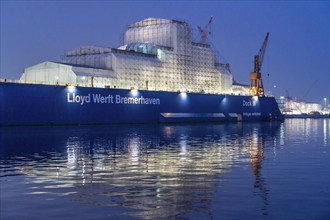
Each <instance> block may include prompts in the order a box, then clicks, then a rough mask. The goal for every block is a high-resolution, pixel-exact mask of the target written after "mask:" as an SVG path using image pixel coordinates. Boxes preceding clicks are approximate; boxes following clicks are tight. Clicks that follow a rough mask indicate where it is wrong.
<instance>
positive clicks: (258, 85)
mask: <svg viewBox="0 0 330 220" xmlns="http://www.w3.org/2000/svg"><path fill="white" fill-rule="evenodd" d="M268 38H269V32H267V34H266V37H265V40H264V42H263V44H262V46H261V48H260V50H259V53H258V55H255V56H254V71H253V72H252V73H250V95H253V96H265V92H264V86H263V83H262V78H261V72H260V70H261V66H262V63H263V60H264V56H265V51H266V47H267V42H268Z"/></svg>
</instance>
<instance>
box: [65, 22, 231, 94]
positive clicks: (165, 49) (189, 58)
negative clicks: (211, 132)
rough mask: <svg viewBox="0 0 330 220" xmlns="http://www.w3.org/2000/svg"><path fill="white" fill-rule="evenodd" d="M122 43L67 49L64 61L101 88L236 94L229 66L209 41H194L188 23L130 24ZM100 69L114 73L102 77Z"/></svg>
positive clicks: (79, 80) (84, 79) (85, 80)
mask: <svg viewBox="0 0 330 220" xmlns="http://www.w3.org/2000/svg"><path fill="white" fill-rule="evenodd" d="M123 43H124V45H122V46H120V47H119V48H117V49H115V48H103V47H81V48H78V49H76V50H72V51H68V52H66V53H65V54H64V55H63V57H62V62H63V63H65V64H68V65H75V66H78V67H79V69H80V70H81V71H80V72H81V74H79V76H77V83H79V84H80V85H86V86H88V85H90V82H94V83H95V82H97V87H111V88H126V89H130V88H132V87H134V88H136V89H149V90H162V91H183V92H198V93H232V81H233V80H232V74H231V72H230V68H229V64H222V63H220V62H219V61H218V60H217V58H216V53H215V51H214V50H213V48H212V47H211V46H210V44H207V43H200V42H194V41H193V40H192V28H191V27H190V26H189V25H188V23H187V22H183V21H177V20H167V19H157V18H148V19H145V20H142V21H139V22H136V23H134V24H131V25H129V26H128V27H127V30H126V32H125V35H124V42H123ZM84 68H85V70H84ZM99 69H103V70H108V72H109V73H110V74H108V75H105V74H104V75H102V76H98V75H97V74H95V73H97V72H100V70H99ZM84 72H85V73H87V72H90V74H89V75H88V74H86V75H84V74H83V73H84ZM92 77H93V78H92ZM94 86H95V85H94Z"/></svg>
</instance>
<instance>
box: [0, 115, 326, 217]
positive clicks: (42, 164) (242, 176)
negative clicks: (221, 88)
mask: <svg viewBox="0 0 330 220" xmlns="http://www.w3.org/2000/svg"><path fill="white" fill-rule="evenodd" d="M329 125H330V122H329V120H326V119H325V120H306V119H304V120H299V119H294V120H287V121H286V122H285V123H263V124H258V123H256V124H253V123H251V124H239V123H238V124H234V123H233V124H220V125H217V124H194V125H125V126H119V125H116V126H86V127H84V126H82V127H26V128H24V127H23V128H1V133H0V135H1V158H0V159H1V174H0V183H1V192H2V193H1V203H2V204H3V205H2V206H1V213H2V214H1V215H2V216H3V217H5V218H18V219H19V218H20V217H22V218H23V216H20V215H21V214H20V212H21V213H24V216H31V217H34V218H35V219H38V218H40V219H44V218H45V217H46V216H47V217H48V218H58V217H60V218H61V219H63V218H64V219H65V218H67V219H72V218H73V216H74V217H75V218H78V219H90V217H91V216H93V218H95V219H97V218H115V219H125V218H142V219H162V218H163V219H167V218H191V219H200V218H202V219H217V218H218V217H219V216H223V217H224V218H236V217H239V216H246V217H247V218H254V219H255V218H262V217H264V216H270V217H271V218H278V217H283V216H287V217H303V216H306V215H302V214H299V213H296V210H295V208H296V207H292V209H293V211H287V215H285V214H283V210H282V208H283V207H288V206H290V205H291V204H289V205H287V204H286V203H287V200H286V197H287V196H288V194H285V193H284V192H286V190H288V189H289V188H293V189H294V191H293V192H292V190H291V192H290V193H291V194H292V195H293V196H295V197H294V198H291V196H292V195H290V199H295V198H296V200H298V201H299V200H302V201H304V200H309V199H310V194H313V195H315V193H317V196H319V197H316V198H315V200H317V201H320V202H321V204H323V203H324V204H325V203H326V202H329V187H328V188H327V185H326V184H328V185H329V178H328V177H326V176H324V174H325V175H326V174H327V172H328V173H329V168H328V167H326V166H325V165H326V164H329V159H327V158H329V142H330V141H329V136H330V131H329V130H330V129H329ZM295 146H297V147H299V148H297V147H295ZM309 147H313V151H312V152H314V154H315V155H314V156H310V157H306V156H305V155H306V154H308V153H310V151H311V150H310V149H309ZM300 153H301V155H302V156H301V155H300ZM290 155H292V156H291V158H290ZM308 156H309V155H308ZM306 158H307V159H306ZM320 159H321V161H319V160H320ZM293 162H294V163H295V164H299V166H303V164H304V163H307V164H308V166H314V168H316V169H318V171H319V172H318V173H319V174H320V175H322V176H321V177H318V175H313V176H308V175H309V172H308V169H309V168H310V167H309V168H308V167H294V166H297V165H291V164H292V163H293ZM294 168H295V169H294ZM292 169H293V170H292ZM304 170H306V172H305V174H304ZM300 172H301V173H300ZM284 177H285V178H291V179H289V180H290V181H291V183H290V184H291V185H288V179H282V178H284ZM300 179H303V180H304V181H305V183H306V185H305V186H297V185H296V183H294V182H295V181H296V180H300ZM315 181H318V183H315ZM282 182H283V183H282ZM308 184H312V185H313V184H316V185H315V188H313V189H308V190H310V193H306V192H305V190H306V186H308ZM317 184H319V185H320V186H318V185H317ZM313 186H314V185H313ZM304 187H305V188H304ZM16 189H19V190H16ZM281 191H283V193H282V194H281ZM295 191H296V192H295ZM277 196H278V197H277ZM280 196H282V197H280ZM31 199H32V200H33V202H31ZM17 200H19V201H20V202H18V203H17ZM64 204H65V205H64ZM305 205H306V204H304V203H302V204H301V207H305ZM12 206H14V207H12ZM315 206H318V204H315ZM37 207H38V208H37ZM40 207H44V210H43V209H42V208H41V209H40ZM50 207H56V209H54V210H53V209H52V208H50ZM299 208H300V206H299ZM309 209H310V210H309V211H310V213H312V214H310V215H311V216H312V217H327V216H329V209H327V207H326V206H325V205H323V206H321V207H320V206H318V207H314V208H313V207H309ZM52 210H53V211H52ZM69 210H70V211H69ZM17 211H19V212H17ZM58 212H61V213H64V214H63V216H59V214H58ZM86 212H88V213H86ZM313 213H314V214H313ZM307 216H308V215H307ZM0 217H1V216H0Z"/></svg>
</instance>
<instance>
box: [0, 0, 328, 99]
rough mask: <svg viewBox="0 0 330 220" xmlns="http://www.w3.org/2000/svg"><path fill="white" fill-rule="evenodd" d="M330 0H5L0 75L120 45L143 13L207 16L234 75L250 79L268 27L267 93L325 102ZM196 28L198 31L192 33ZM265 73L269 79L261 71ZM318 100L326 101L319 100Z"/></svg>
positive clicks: (198, 19) (14, 75)
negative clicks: (70, 54)
mask: <svg viewBox="0 0 330 220" xmlns="http://www.w3.org/2000/svg"><path fill="white" fill-rule="evenodd" d="M329 8H330V5H329V1H328V0H324V1H6V0H5V1H4V0H1V13H0V15H1V36H0V37H1V38H0V40H1V45H0V46H1V49H0V50H1V60H0V61H1V62H0V66H1V70H0V77H1V78H9V79H18V78H19V77H20V76H21V74H22V72H23V70H24V68H25V67H29V66H32V65H35V64H38V63H41V62H43V61H60V60H61V55H62V54H63V53H64V52H65V51H67V50H71V49H75V48H78V47H80V46H105V47H118V46H119V45H121V44H122V40H123V33H124V30H125V28H126V26H127V25H128V24H131V23H134V22H136V21H139V20H142V19H145V18H148V17H156V18H166V19H178V20H185V21H187V22H188V23H189V24H190V25H191V27H192V28H193V29H194V31H197V26H198V25H205V24H206V23H207V22H208V20H209V18H210V17H211V16H213V22H212V27H211V31H212V34H211V41H212V45H213V46H214V47H215V49H216V50H217V51H218V52H219V54H220V56H221V57H223V60H222V61H226V62H229V63H230V65H231V70H232V73H233V75H234V78H235V80H236V81H238V82H239V83H243V84H249V73H250V72H251V71H252V70H253V56H254V55H255V54H257V52H258V50H259V49H260V47H261V44H262V42H263V40H264V37H265V35H266V32H270V38H269V41H268V46H267V49H266V55H265V58H264V64H263V67H262V73H263V80H264V86H265V91H266V93H268V92H271V93H273V94H274V95H276V96H280V95H285V90H288V92H289V94H290V96H292V97H293V98H294V97H296V98H297V99H300V98H303V99H305V100H306V101H312V102H317V103H321V102H322V101H323V98H324V97H326V98H327V100H329V98H330V97H329V96H330V95H329V94H330V89H329V84H330V67H329V62H330V61H329V60H330V59H329V51H330V46H329V39H330V36H329V29H330V25H329V20H330V17H329ZM196 33H197V32H196ZM267 74H269V76H267ZM323 103H324V102H323Z"/></svg>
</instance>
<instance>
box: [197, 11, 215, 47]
mask: <svg viewBox="0 0 330 220" xmlns="http://www.w3.org/2000/svg"><path fill="white" fill-rule="evenodd" d="M212 20H213V16H212V17H211V18H210V20H209V22H208V23H207V24H206V25H205V27H204V28H202V27H200V26H198V31H199V35H200V37H201V38H200V43H203V44H205V43H207V38H208V36H209V35H210V34H211V32H210V31H209V29H210V26H211V24H212Z"/></svg>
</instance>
